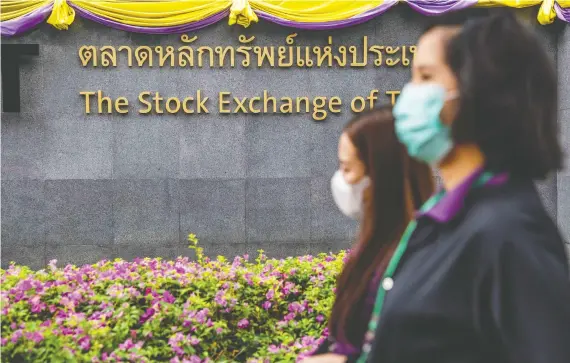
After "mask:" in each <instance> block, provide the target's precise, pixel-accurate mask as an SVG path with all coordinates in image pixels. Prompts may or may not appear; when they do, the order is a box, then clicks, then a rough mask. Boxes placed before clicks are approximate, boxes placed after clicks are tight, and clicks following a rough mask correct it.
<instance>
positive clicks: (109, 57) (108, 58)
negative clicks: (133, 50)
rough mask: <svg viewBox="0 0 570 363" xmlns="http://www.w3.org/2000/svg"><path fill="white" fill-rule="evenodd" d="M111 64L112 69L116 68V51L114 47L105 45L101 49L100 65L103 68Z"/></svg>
mask: <svg viewBox="0 0 570 363" xmlns="http://www.w3.org/2000/svg"><path fill="white" fill-rule="evenodd" d="M111 64H112V65H113V67H116V66H117V51H116V50H115V47H111V46H109V45H106V46H104V47H102V48H101V65H102V66H103V67H109V66H110V65H111Z"/></svg>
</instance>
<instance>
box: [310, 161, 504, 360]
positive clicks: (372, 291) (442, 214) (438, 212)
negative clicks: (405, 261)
mask: <svg viewBox="0 0 570 363" xmlns="http://www.w3.org/2000/svg"><path fill="white" fill-rule="evenodd" d="M482 172H483V170H478V171H476V172H475V173H473V174H472V175H471V176H470V177H469V178H468V179H467V180H465V181H464V182H463V183H462V184H461V185H459V186H458V187H457V188H456V189H454V190H453V191H452V192H450V193H447V194H446V195H445V196H444V197H443V198H442V199H441V200H440V201H439V202H438V203H437V204H436V205H435V206H434V207H432V208H431V209H429V210H427V211H425V212H420V211H418V212H417V214H416V216H417V218H421V217H423V216H429V217H430V218H432V219H434V220H437V221H440V222H442V223H444V222H447V221H449V220H451V219H452V218H453V217H454V216H455V215H456V214H457V213H458V211H459V210H461V208H462V206H463V200H464V198H465V196H466V194H467V193H468V192H469V189H470V188H471V185H472V184H473V182H474V181H475V179H477V178H478V177H479V176H480V175H481V173H482ZM507 180H508V175H507V174H498V175H494V176H493V177H491V178H490V179H489V180H487V181H486V182H485V183H484V186H497V185H501V184H504V183H505V182H506V181H507ZM441 192H442V191H440V192H439V193H441ZM382 273H383V271H378V273H377V274H376V275H375V277H374V279H373V280H372V281H371V283H370V288H369V291H368V294H367V296H366V300H365V303H364V306H363V309H362V312H361V314H360V315H359V316H358V318H360V319H362V320H363V321H368V320H369V319H370V316H371V314H372V308H373V306H374V301H375V298H376V292H377V290H378V288H379V286H380V281H381V278H382ZM331 339H332V340H333V341H334V344H329V351H330V352H332V353H336V354H340V355H345V356H347V357H348V358H349V361H353V360H355V359H356V358H358V355H359V354H360V352H361V347H362V345H363V344H364V336H362V337H361V344H359V345H358V347H355V346H354V345H352V344H351V343H349V342H347V341H344V340H342V339H338V340H334V338H333V337H331ZM318 353H320V354H322V353H323V350H320V351H318Z"/></svg>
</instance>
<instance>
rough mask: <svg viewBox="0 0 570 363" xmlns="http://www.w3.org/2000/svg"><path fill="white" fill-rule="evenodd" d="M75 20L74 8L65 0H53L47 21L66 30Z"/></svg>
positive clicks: (57, 27)
mask: <svg viewBox="0 0 570 363" xmlns="http://www.w3.org/2000/svg"><path fill="white" fill-rule="evenodd" d="M74 20H75V10H73V8H72V7H71V6H69V5H68V4H67V2H66V1H65V0H55V1H54V3H53V9H52V11H51V15H50V16H49V18H48V20H47V22H48V24H51V25H53V26H54V27H55V28H56V29H59V30H67V28H69V26H70V25H71V23H73V21H74Z"/></svg>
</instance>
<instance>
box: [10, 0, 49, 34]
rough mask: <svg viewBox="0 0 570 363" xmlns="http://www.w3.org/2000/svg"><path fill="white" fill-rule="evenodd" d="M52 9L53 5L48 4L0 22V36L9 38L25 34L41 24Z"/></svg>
mask: <svg viewBox="0 0 570 363" xmlns="http://www.w3.org/2000/svg"><path fill="white" fill-rule="evenodd" d="M52 8H53V4H48V5H45V6H42V7H40V8H38V9H36V10H34V11H32V12H31V13H28V14H26V15H23V16H20V17H18V18H15V19H10V20H6V21H2V22H0V35H2V36H5V37H11V36H14V35H18V34H21V33H25V32H27V31H28V30H30V29H32V28H34V27H36V26H37V25H38V24H40V23H41V22H43V21H44V20H45V19H46V18H47V17H48V16H49V14H50V13H51V9H52Z"/></svg>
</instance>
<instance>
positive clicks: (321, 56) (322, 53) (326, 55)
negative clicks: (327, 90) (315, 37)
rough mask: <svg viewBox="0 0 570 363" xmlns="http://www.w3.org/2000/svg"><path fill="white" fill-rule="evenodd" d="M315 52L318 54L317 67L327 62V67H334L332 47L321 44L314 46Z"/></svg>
mask: <svg viewBox="0 0 570 363" xmlns="http://www.w3.org/2000/svg"><path fill="white" fill-rule="evenodd" d="M313 53H314V54H315V55H316V56H317V67H321V66H322V65H323V63H325V62H326V65H327V67H332V47H331V46H330V45H327V46H326V47H324V48H323V49H321V47H320V46H316V47H313Z"/></svg>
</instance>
